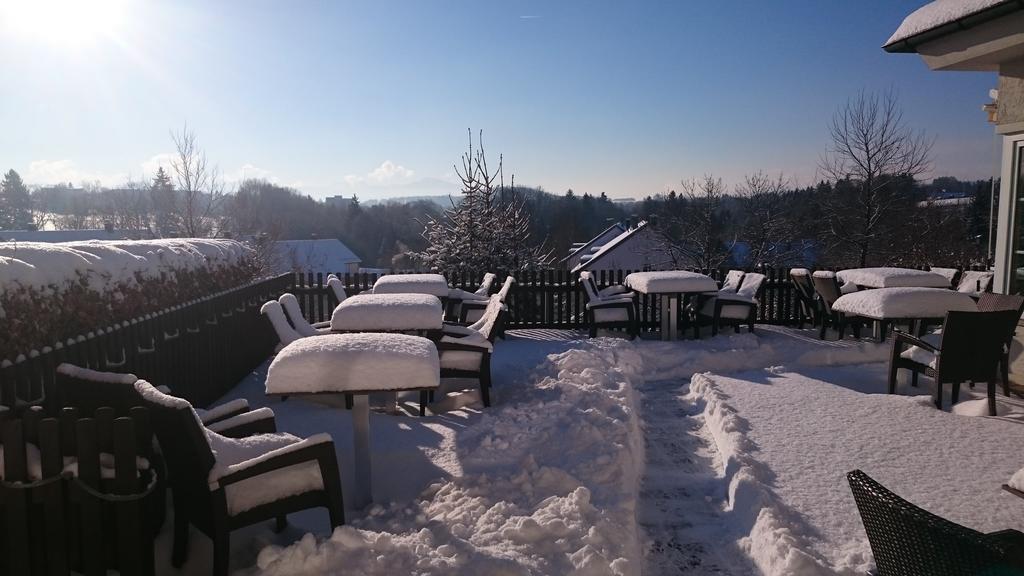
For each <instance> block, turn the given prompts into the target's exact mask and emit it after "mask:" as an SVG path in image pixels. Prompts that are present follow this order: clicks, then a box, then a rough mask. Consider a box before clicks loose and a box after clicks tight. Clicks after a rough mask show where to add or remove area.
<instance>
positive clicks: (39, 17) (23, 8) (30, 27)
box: [0, 0, 127, 46]
mask: <svg viewBox="0 0 1024 576" xmlns="http://www.w3.org/2000/svg"><path fill="white" fill-rule="evenodd" d="M126 3H127V0H3V1H2V2H0V21H3V23H4V27H5V28H6V29H7V30H8V31H9V32H10V33H14V34H17V35H18V36H21V37H23V38H25V39H30V40H36V41H44V42H48V43H54V44H65V45H71V46H78V45H82V44H89V43H94V42H97V41H100V40H102V39H104V38H112V37H114V36H116V35H117V33H118V32H119V29H120V28H121V25H122V21H123V19H124V13H125V9H126Z"/></svg>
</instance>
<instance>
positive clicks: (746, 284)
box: [736, 272, 765, 298]
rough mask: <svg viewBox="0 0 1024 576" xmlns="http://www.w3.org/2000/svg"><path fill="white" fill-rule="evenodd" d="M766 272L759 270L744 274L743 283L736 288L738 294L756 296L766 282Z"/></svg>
mask: <svg viewBox="0 0 1024 576" xmlns="http://www.w3.org/2000/svg"><path fill="white" fill-rule="evenodd" d="M764 280H765V276H764V274H758V273H757V272H751V273H749V274H744V275H743V283H742V284H740V286H739V288H738V289H737V290H736V294H737V295H739V296H747V297H749V298H756V297H757V291H758V290H760V289H761V285H762V284H764Z"/></svg>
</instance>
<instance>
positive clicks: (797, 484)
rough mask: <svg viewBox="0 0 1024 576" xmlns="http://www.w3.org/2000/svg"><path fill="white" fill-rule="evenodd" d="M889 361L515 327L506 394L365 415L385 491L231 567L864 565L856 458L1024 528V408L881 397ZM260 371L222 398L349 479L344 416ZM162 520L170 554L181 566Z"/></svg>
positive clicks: (235, 558)
mask: <svg viewBox="0 0 1024 576" xmlns="http://www.w3.org/2000/svg"><path fill="white" fill-rule="evenodd" d="M887 357H888V347H887V345H886V346H878V345H875V344H871V343H866V342H865V343H854V342H853V341H850V340H847V341H844V342H820V341H818V340H817V339H816V338H814V336H813V334H812V333H811V332H810V331H803V332H800V331H795V330H787V329H780V328H769V327H759V331H758V334H756V335H749V334H741V335H731V334H729V335H725V336H719V337H717V338H713V339H712V338H705V339H704V340H701V341H699V342H694V341H681V342H672V343H664V342H651V341H640V342H635V343H631V342H628V341H624V340H620V339H613V338H607V339H606V338H601V339H596V340H589V341H588V340H583V339H579V337H578V336H577V335H575V334H573V333H563V332H555V331H517V332H513V333H512V334H510V337H509V338H508V339H507V340H505V341H501V342H499V343H498V345H497V347H496V353H495V357H494V366H493V373H494V377H495V385H494V386H495V387H494V398H495V402H494V406H493V407H492V408H490V409H487V410H486V411H481V410H480V409H479V406H478V404H476V403H475V402H473V401H474V399H475V395H474V394H472V393H469V394H461V395H453V396H452V397H451V398H450V399H449V400H448V401H447V405H448V407H449V408H450V409H449V410H445V411H441V412H440V413H439V414H437V415H428V416H427V417H426V418H418V417H414V416H405V415H403V416H394V415H387V414H384V413H374V414H372V415H371V442H372V452H373V466H374V469H373V482H374V497H375V501H376V502H377V504H375V505H373V506H371V507H369V508H367V509H364V510H348V511H347V520H348V524H347V525H346V526H345V527H344V528H341V529H339V530H337V531H336V532H335V533H334V534H333V536H331V535H329V534H328V531H327V527H328V523H327V515H326V512H324V511H319V510H315V511H307V512H304V513H301V514H295V515H292V516H290V517H289V521H290V523H291V525H290V527H289V528H288V529H287V530H286V531H285V532H284V533H282V534H273V532H271V530H270V527H271V523H267V524H265V525H259V526H254V527H250V528H248V529H245V530H241V531H237V532H235V533H234V534H233V537H232V568H233V569H234V570H236V571H237V572H238V573H239V574H244V575H248V574H304V573H308V574H317V573H327V572H332V571H336V570H339V569H341V568H344V570H345V572H346V573H353V574H385V573H419V574H448V573H463V574H478V573H488V574H639V573H645V574H676V573H680V572H681V573H685V574H752V573H753V574H757V573H764V574H847V573H850V574H852V573H863V571H864V569H865V568H867V567H869V566H870V551H869V549H868V548H867V543H866V540H865V538H864V535H863V530H862V528H861V525H860V521H859V518H858V517H857V515H856V510H855V508H854V506H853V500H852V497H851V496H850V493H849V489H848V487H847V485H846V481H845V478H844V474H845V473H846V472H847V471H849V470H852V469H854V468H861V469H863V470H865V471H866V472H868V474H871V475H872V476H874V477H875V478H876V479H877V480H879V481H881V482H882V483H883V484H886V485H887V486H889V487H890V488H892V489H893V490H894V491H896V492H897V493H899V494H902V495H904V496H905V497H907V498H908V499H910V500H911V501H913V502H916V503H918V504H920V505H922V506H924V507H926V508H928V509H930V510H932V511H934V512H936V513H938V514H941V515H944V516H947V517H949V518H951V519H953V520H955V521H958V522H961V523H964V524H966V525H968V526H971V527H974V528H978V529H981V530H986V531H988V530H996V529H1001V528H1017V529H1024V501H1020V500H1019V499H1016V498H1015V497H1013V496H1010V495H1008V494H1005V493H1003V492H1002V491H1000V490H999V485H1000V484H1001V483H1003V482H1005V481H1006V480H1008V478H1009V476H1010V475H1011V474H1012V473H1013V472H1014V471H1015V470H1016V469H1018V468H1020V467H1022V466H1024V455H1021V453H1020V451H1019V448H1018V447H1019V446H1020V445H1021V440H1022V439H1024V426H1022V424H1024V403H1022V402H1020V401H1014V400H1009V399H1005V398H1004V397H1002V396H1000V405H999V408H1000V417H999V418H987V417H976V416H967V415H961V414H951V413H950V412H949V411H948V407H947V411H943V412H940V411H938V410H935V409H934V408H933V407H931V405H930V404H928V400H927V398H921V397H914V396H920V395H927V394H929V393H930V390H931V383H930V381H929V380H927V379H922V381H921V386H920V387H919V388H917V389H914V388H910V387H909V386H901V388H900V395H898V396H888V395H886V394H884V391H885V373H886V372H885V371H886V364H885V361H886V360H887ZM264 377H265V366H264V367H263V368H261V369H260V370H257V371H256V372H255V373H254V374H253V375H252V376H251V377H250V378H248V379H247V380H246V381H244V382H243V383H241V384H240V386H239V387H238V388H236V389H235V390H234V391H232V393H231V394H230V395H229V396H230V397H239V396H242V397H246V398H248V399H249V400H250V402H251V403H252V404H254V405H257V406H261V405H267V406H270V407H272V408H273V409H274V411H275V412H276V413H277V420H278V426H279V428H280V429H282V430H285V431H289V432H293V433H295V434H299V435H310V434H313V433H316V432H324V431H326V432H329V433H330V434H331V435H332V436H333V437H334V439H335V444H336V446H337V448H338V454H339V461H340V465H341V468H342V482H343V484H344V486H345V488H346V490H348V489H349V487H350V486H351V485H352V474H351V422H350V420H349V414H348V412H346V411H345V410H344V409H341V408H338V407H335V406H328V405H324V404H316V403H311V402H307V401H304V400H302V399H299V398H292V399H290V400H288V401H287V402H286V403H280V402H278V401H276V400H273V401H271V400H267V399H266V397H265V396H264V395H263V389H262V386H263V384H262V382H263V378H264ZM980 392H981V388H979V390H978V392H974V393H973V394H976V395H977V397H978V398H981V395H980ZM970 394H971V392H970V391H968V394H967V395H968V396H970ZM409 400H410V401H412V400H413V398H411V397H410V399H409ZM412 406H413V404H411V403H410V404H409V408H410V410H411V409H412ZM947 406H948V391H947ZM957 412H959V413H970V414H974V413H983V412H984V401H983V400H977V401H966V402H961V404H960V405H959V406H958V408H957ZM168 532H169V531H168V530H166V529H165V530H164V534H163V535H162V537H161V541H160V542H159V543H158V548H159V551H158V558H157V562H158V565H161V568H160V572H161V573H165V574H178V573H179V572H177V571H174V570H171V569H168V568H166V564H167V554H168V552H167V549H168V548H169V534H168ZM307 532H311V534H309V535H305V534H306V533H307ZM304 535H305V536H304ZM293 543H294V544H293ZM209 557H210V546H209V541H208V540H207V539H206V538H205V537H204V536H202V535H200V534H197V533H195V532H193V536H192V553H191V555H190V561H189V563H188V565H187V566H186V567H185V569H184V570H183V571H182V572H181V573H188V574H203V573H208V570H209V566H210V564H209Z"/></svg>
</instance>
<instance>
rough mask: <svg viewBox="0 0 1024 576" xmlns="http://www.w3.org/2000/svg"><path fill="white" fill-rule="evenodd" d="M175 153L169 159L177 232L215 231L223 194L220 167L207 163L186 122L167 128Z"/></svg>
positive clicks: (196, 234) (203, 233)
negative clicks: (177, 127)
mask: <svg viewBox="0 0 1024 576" xmlns="http://www.w3.org/2000/svg"><path fill="white" fill-rule="evenodd" d="M171 139H172V140H173V141H174V146H175V149H176V156H175V158H174V159H173V160H172V161H171V168H172V169H173V170H174V176H175V184H176V188H177V194H176V195H175V201H176V204H177V205H176V206H175V209H176V211H177V213H178V218H177V220H178V222H180V227H181V230H180V233H181V234H182V235H184V236H188V237H202V236H209V235H211V234H213V233H215V232H216V230H215V226H214V215H215V213H216V211H217V209H218V208H219V207H220V205H221V203H222V202H223V200H224V197H225V186H224V182H223V180H222V179H221V176H220V170H219V169H218V168H217V167H216V166H211V165H210V164H209V161H208V160H207V158H206V152H204V151H203V150H202V149H201V148H199V143H198V141H197V139H196V134H195V132H193V131H192V130H189V128H188V125H185V127H184V128H182V130H181V132H171Z"/></svg>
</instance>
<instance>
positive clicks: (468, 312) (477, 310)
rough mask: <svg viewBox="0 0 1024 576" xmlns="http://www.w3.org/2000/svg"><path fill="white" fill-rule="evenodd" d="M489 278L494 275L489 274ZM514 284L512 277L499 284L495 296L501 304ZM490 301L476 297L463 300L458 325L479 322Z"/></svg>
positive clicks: (488, 298)
mask: <svg viewBox="0 0 1024 576" xmlns="http://www.w3.org/2000/svg"><path fill="white" fill-rule="evenodd" d="M488 274H490V273H488ZM491 276H492V277H493V276H494V275H493V274H491ZM491 282H493V280H491ZM515 283H516V279H515V278H513V277H512V276H506V277H505V281H504V282H503V283H502V284H501V288H499V289H498V292H497V294H496V295H497V296H498V298H499V299H500V300H501V303H502V304H504V303H505V300H506V299H507V298H508V293H509V291H510V290H512V285H513V284H515ZM489 290H490V289H489V288H488V291H489ZM477 292H479V290H477ZM490 301H491V299H490V296H483V297H480V296H477V297H475V298H471V299H469V300H463V301H462V307H461V309H460V310H459V324H463V325H465V324H472V323H474V322H476V321H478V320H480V318H482V317H483V315H484V310H486V309H487V305H488V304H489V303H490Z"/></svg>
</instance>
